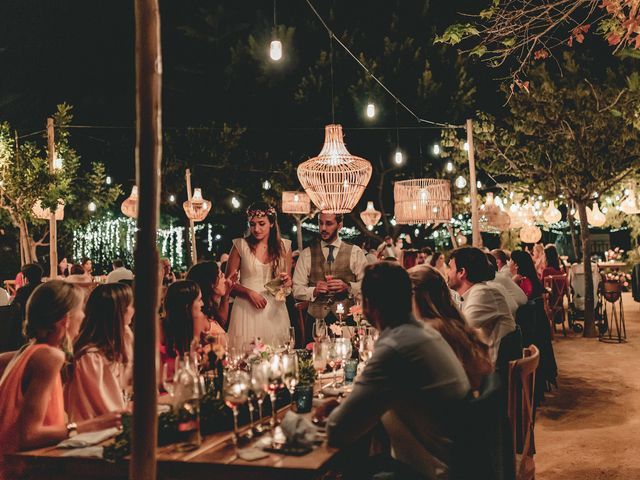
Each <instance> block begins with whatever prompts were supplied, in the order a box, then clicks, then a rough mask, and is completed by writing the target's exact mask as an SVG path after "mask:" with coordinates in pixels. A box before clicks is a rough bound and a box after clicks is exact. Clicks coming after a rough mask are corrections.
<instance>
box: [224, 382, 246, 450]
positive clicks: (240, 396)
mask: <svg viewBox="0 0 640 480" xmlns="http://www.w3.org/2000/svg"><path fill="white" fill-rule="evenodd" d="M250 386H251V381H250V378H249V375H247V373H245V372H243V371H241V370H229V371H227V372H226V374H225V376H224V387H223V398H224V403H225V404H226V405H227V406H228V407H229V408H230V409H231V410H232V411H233V444H234V446H235V447H236V453H237V448H238V441H239V437H238V407H239V406H240V405H244V404H245V403H247V401H248V400H249V389H250Z"/></svg>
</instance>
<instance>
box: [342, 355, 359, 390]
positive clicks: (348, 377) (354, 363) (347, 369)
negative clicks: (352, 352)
mask: <svg viewBox="0 0 640 480" xmlns="http://www.w3.org/2000/svg"><path fill="white" fill-rule="evenodd" d="M357 371H358V360H356V359H355V358H350V359H349V360H346V361H345V362H344V383H345V384H347V383H353V379H354V378H356V372H357Z"/></svg>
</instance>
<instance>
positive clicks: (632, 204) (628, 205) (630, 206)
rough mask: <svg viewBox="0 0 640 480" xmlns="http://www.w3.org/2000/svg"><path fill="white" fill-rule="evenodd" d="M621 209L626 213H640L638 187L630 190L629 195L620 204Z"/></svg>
mask: <svg viewBox="0 0 640 480" xmlns="http://www.w3.org/2000/svg"><path fill="white" fill-rule="evenodd" d="M620 210H621V211H623V212H624V213H626V214H627V215H636V214H638V213H640V208H638V200H637V197H636V189H635V188H631V189H630V190H629V195H627V198H625V199H624V200H623V201H622V203H621V204H620Z"/></svg>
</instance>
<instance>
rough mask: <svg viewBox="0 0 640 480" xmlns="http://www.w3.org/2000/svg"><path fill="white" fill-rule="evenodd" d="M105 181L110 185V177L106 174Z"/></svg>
mask: <svg viewBox="0 0 640 480" xmlns="http://www.w3.org/2000/svg"><path fill="white" fill-rule="evenodd" d="M105 183H106V184H107V185H111V177H109V176H107V178H105Z"/></svg>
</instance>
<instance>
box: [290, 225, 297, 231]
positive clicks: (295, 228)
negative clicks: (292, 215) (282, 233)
mask: <svg viewBox="0 0 640 480" xmlns="http://www.w3.org/2000/svg"><path fill="white" fill-rule="evenodd" d="M291 231H292V232H293V233H296V232H297V231H298V226H297V225H294V226H293V227H291Z"/></svg>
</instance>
